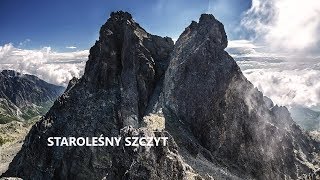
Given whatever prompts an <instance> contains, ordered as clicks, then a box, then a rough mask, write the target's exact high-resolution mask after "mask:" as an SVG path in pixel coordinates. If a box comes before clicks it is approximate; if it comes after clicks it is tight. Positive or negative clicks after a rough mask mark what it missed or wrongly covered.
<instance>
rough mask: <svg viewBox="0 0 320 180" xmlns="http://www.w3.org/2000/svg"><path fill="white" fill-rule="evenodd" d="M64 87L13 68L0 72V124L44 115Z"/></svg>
mask: <svg viewBox="0 0 320 180" xmlns="http://www.w3.org/2000/svg"><path fill="white" fill-rule="evenodd" d="M64 89H65V88H64V87H61V86H56V85H53V84H49V83H47V82H45V81H43V80H41V79H39V78H38V77H36V76H34V75H28V74H21V73H18V72H16V71H13V70H3V71H2V72H1V73H0V124H3V123H8V122H11V121H14V120H17V121H25V120H31V119H32V118H35V117H38V116H39V115H44V114H45V113H46V112H47V111H48V109H49V108H50V107H51V105H52V104H53V102H54V101H55V99H56V98H57V97H58V96H59V95H61V94H62V93H63V91H64Z"/></svg>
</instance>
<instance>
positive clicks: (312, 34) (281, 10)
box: [241, 0, 320, 54]
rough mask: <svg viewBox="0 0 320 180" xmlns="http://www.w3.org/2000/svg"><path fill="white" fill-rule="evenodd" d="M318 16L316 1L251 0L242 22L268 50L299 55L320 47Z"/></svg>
mask: <svg viewBox="0 0 320 180" xmlns="http://www.w3.org/2000/svg"><path fill="white" fill-rule="evenodd" d="M319 17H320V1H319V0H303V1H302V0H252V6H251V8H250V9H249V10H248V11H247V12H246V13H245V15H244V18H243V19H242V22H241V24H242V25H243V26H244V27H245V28H247V29H248V30H251V31H253V32H255V35H256V36H255V37H254V40H255V41H262V42H264V43H265V44H267V45H268V47H270V50H271V51H281V52H288V51H290V52H291V53H296V54H299V53H305V52H310V51H315V49H316V50H319V47H318V46H319V42H320V31H319V29H320V19H319Z"/></svg>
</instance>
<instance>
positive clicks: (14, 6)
mask: <svg viewBox="0 0 320 180" xmlns="http://www.w3.org/2000/svg"><path fill="white" fill-rule="evenodd" d="M250 6H251V0H202V1H195V0H175V1H172V0H171V1H170V0H152V1H150V0H127V1H124V0H117V1H111V0H92V1H88V0H68V1H66V0H54V1H44V0H28V1H25V0H2V1H1V2H0V22H1V24H2V25H1V28H0V46H1V45H4V44H7V43H12V44H13V45H14V46H16V47H20V48H26V49H38V48H41V47H46V46H50V47H51V48H52V49H54V50H56V51H67V50H68V49H67V48H66V47H68V46H75V47H77V49H78V50H82V49H89V48H90V47H91V46H92V44H93V43H94V41H95V40H96V39H97V36H98V32H99V29H100V26H101V25H102V24H104V23H105V22H106V20H107V19H108V17H109V14H110V12H112V11H116V10H124V11H128V12H130V13H131V14H132V15H133V17H134V19H135V20H136V21H137V22H138V23H139V24H140V25H141V26H142V27H144V28H145V29H146V30H147V31H148V32H150V33H152V34H157V35H161V36H169V37H172V38H177V37H178V36H179V35H180V33H181V32H182V31H183V30H184V28H185V27H186V26H188V25H189V24H190V22H191V20H198V18H199V16H200V14H202V13H213V14H214V15H215V16H216V17H217V18H218V19H219V20H221V21H222V22H223V23H224V24H225V28H226V31H227V34H228V36H229V38H230V39H239V38H241V32H239V30H238V29H237V28H238V27H239V24H240V20H241V14H242V13H243V12H244V11H246V10H248V9H249V8H250Z"/></svg>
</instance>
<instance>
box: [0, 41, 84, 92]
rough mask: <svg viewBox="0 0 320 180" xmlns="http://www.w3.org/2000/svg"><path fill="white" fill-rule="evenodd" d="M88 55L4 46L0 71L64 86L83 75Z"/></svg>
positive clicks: (82, 52)
mask: <svg viewBox="0 0 320 180" xmlns="http://www.w3.org/2000/svg"><path fill="white" fill-rule="evenodd" d="M88 54H89V51H88V50H83V51H74V52H64V53H59V52H55V51H52V50H51V48H50V47H44V48H42V49H38V50H27V49H21V48H17V47H14V46H13V45H12V44H5V45H4V46H0V70H4V69H12V70H16V71H19V72H21V73H27V74H33V75H36V76H38V77H39V78H41V79H43V80H45V81H47V82H50V83H53V84H57V85H64V86H66V85H67V83H68V82H69V80H70V79H71V78H72V77H80V76H81V75H82V74H83V70H84V66H85V62H86V60H87V59H88Z"/></svg>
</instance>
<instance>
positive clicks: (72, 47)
mask: <svg viewBox="0 0 320 180" xmlns="http://www.w3.org/2000/svg"><path fill="white" fill-rule="evenodd" d="M66 48H67V49H77V47H76V46H67V47H66Z"/></svg>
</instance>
